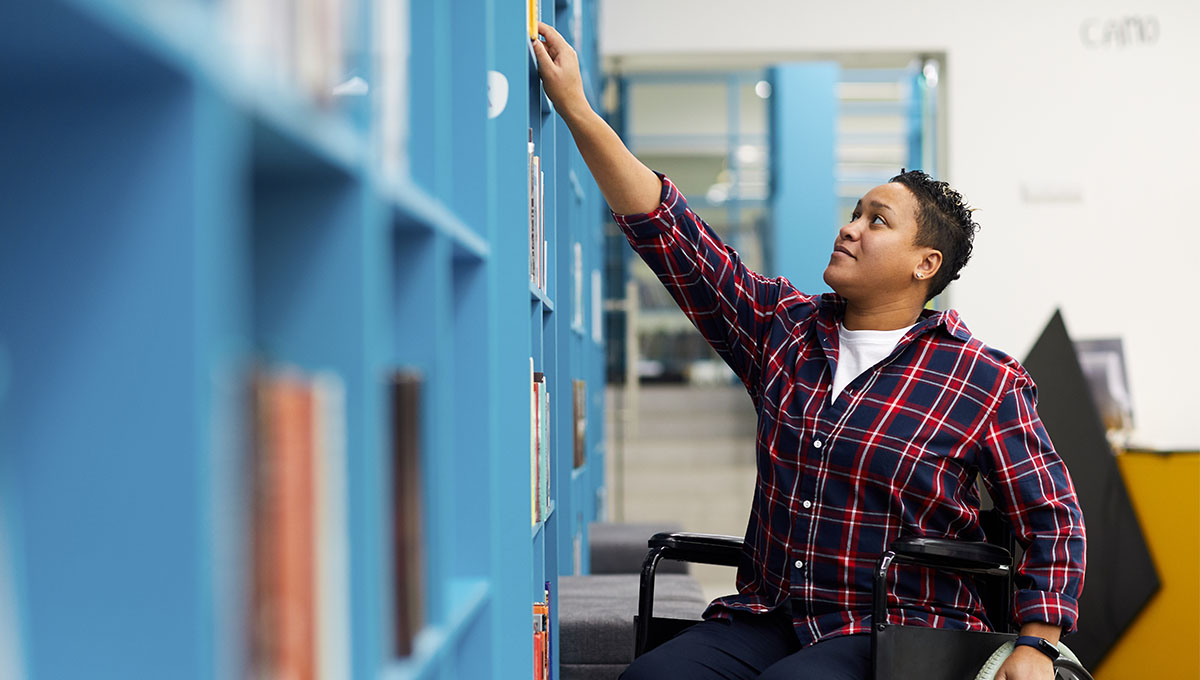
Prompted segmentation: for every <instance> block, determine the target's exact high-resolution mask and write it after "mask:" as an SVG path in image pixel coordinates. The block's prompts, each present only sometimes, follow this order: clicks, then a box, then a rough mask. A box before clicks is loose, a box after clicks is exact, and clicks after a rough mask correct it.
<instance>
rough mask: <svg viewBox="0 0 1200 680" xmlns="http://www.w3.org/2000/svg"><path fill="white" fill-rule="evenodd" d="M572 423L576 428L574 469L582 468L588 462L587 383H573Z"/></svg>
mask: <svg viewBox="0 0 1200 680" xmlns="http://www.w3.org/2000/svg"><path fill="white" fill-rule="evenodd" d="M571 388H572V389H571V393H572V399H571V402H572V415H573V418H572V421H573V423H574V427H572V431H573V432H574V456H573V463H574V467H580V466H582V465H583V464H584V463H585V462H587V382H586V381H583V380H578V379H576V380H572V381H571Z"/></svg>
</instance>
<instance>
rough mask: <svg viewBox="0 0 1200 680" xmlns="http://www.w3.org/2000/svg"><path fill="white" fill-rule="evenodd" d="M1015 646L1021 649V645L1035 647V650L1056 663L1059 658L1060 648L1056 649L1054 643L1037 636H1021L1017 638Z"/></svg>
mask: <svg viewBox="0 0 1200 680" xmlns="http://www.w3.org/2000/svg"><path fill="white" fill-rule="evenodd" d="M1013 645H1014V648H1015V647H1019V646H1021V645H1025V646H1028V647H1033V648H1034V649H1036V650H1038V651H1039V652H1041V653H1042V654H1045V655H1046V656H1048V657H1050V660H1051V661H1056V660H1057V659H1058V656H1059V651H1058V647H1056V646H1055V645H1054V644H1053V643H1051V642H1050V641H1049V640H1047V639H1046V638H1040V637H1037V636H1035V635H1021V636H1019V637H1017V639H1016V642H1014V643H1013Z"/></svg>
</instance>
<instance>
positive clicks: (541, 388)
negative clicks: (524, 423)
mask: <svg viewBox="0 0 1200 680" xmlns="http://www.w3.org/2000/svg"><path fill="white" fill-rule="evenodd" d="M533 390H534V404H533V410H534V414H535V416H534V428H535V429H534V432H533V439H534V460H533V465H534V467H535V469H536V471H537V472H536V475H535V477H536V479H535V486H534V497H535V499H536V501H535V504H536V509H535V511H534V518H535V519H534V521H535V523H536V522H544V521H545V520H546V516H547V515H548V514H549V513H550V479H551V477H550V475H551V470H550V458H551V456H550V388H549V386H548V385H547V382H546V376H545V374H543V373H542V372H540V371H537V372H535V373H534V374H533Z"/></svg>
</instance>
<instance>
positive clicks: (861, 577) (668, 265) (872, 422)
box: [612, 173, 1085, 644]
mask: <svg viewBox="0 0 1200 680" xmlns="http://www.w3.org/2000/svg"><path fill="white" fill-rule="evenodd" d="M655 174H658V176H659V177H660V178H661V179H662V184H663V189H662V198H661V204H660V205H659V206H658V207H657V208H655V209H654V210H652V211H651V212H649V213H643V214H638V215H618V214H616V213H612V214H613V218H614V219H615V220H616V222H617V224H618V225H620V227H621V228H622V230H623V231H624V232H625V235H626V237H627V238H628V240H629V242H630V244H631V245H632V246H633V248H634V250H636V251H637V253H638V254H639V255H640V256H641V257H642V259H643V260H645V261H646V263H647V264H649V265H650V268H651V269H652V270H653V271H654V272H655V273H656V274H657V275H658V278H659V280H660V281H662V283H663V285H665V286H666V288H667V290H668V291H669V292H670V293H671V295H672V297H673V298H674V299H675V301H676V302H677V303H678V304H679V306H680V308H681V309H682V310H683V311H684V313H685V314H687V316H688V317H689V318H690V319H691V320H692V322H693V323H694V324H695V325H696V327H697V328H698V329H699V330H700V332H701V333H702V334H703V335H704V337H705V339H707V340H708V342H709V343H710V344H711V345H712V346H713V348H714V349H716V351H717V353H718V354H720V356H721V357H722V358H723V359H724V360H725V361H726V362H727V363H728V364H729V365H730V366H731V367H732V368H733V370H734V371H735V372H736V373H737V375H738V377H739V378H741V380H742V382H743V383H745V386H746V389H747V391H749V393H750V397H751V398H752V399H753V401H754V407H755V409H756V410H757V412H758V434H757V452H756V455H757V464H758V482H757V485H756V488H755V492H754V499H753V505H752V507H751V512H750V520H749V525H748V526H747V528H746V552H745V554H744V555H743V556H742V560H741V564H740V565H739V567H738V576H737V589H738V594H737V595H732V596H729V597H724V598H720V599H718V600H716V601H715V602H713V603H712V604H711V605H710V606H709V608H708V610H707V611H706V612H705V617H706V618H724V617H728V615H729V610H731V609H741V610H750V611H756V612H762V611H767V610H771V609H774V608H775V607H777V606H780V605H781V604H783V603H784V602H785V601H786V600H787V598H789V597H792V598H795V600H796V602H797V605H796V606H795V608H794V617H795V625H796V631H797V634H798V635H799V636H800V638H801V641H802V642H804V643H806V644H807V643H811V642H816V641H818V640H822V639H825V638H828V637H832V636H836V635H847V634H853V633H865V632H869V631H870V628H871V574H872V570H873V567H874V565H875V562H876V560H877V559H878V558H879V555H880V554H881V553H882V552H883V551H884V550H886V548H887V546H888V545H889V544H890V543H891V542H892V540H894V539H895V538H897V537H900V536H931V537H942V538H955V539H962V540H969V541H982V540H985V537H984V533H983V530H982V528H981V527H980V524H979V511H980V498H979V492H978V489H977V487H976V484H975V480H976V478H977V473H978V476H979V477H980V478H982V479H983V482H984V484H985V485H986V486H987V489H988V493H989V495H990V496H991V497H992V498H993V499H994V500H995V503H996V505H997V507H999V508H1000V509H1001V510H1002V511H1003V513H1004V514H1005V516H1007V518H1008V519H1009V521H1010V522H1011V524H1012V527H1013V529H1014V532H1015V534H1016V536H1017V540H1018V541H1019V543H1020V544H1021V545H1022V546H1025V552H1024V555H1023V557H1022V558H1021V560H1020V561H1019V563H1018V564H1017V566H1016V574H1015V577H1016V583H1017V592H1016V596H1015V602H1014V613H1015V619H1016V622H1017V623H1018V624H1024V623H1026V622H1030V621H1041V622H1045V623H1050V624H1054V625H1059V626H1062V627H1063V629H1064V634H1065V633H1071V632H1074V631H1075V629H1076V626H1075V622H1076V617H1077V615H1078V612H1077V600H1078V598H1079V595H1080V593H1081V591H1082V589H1083V580H1084V565H1085V534H1084V525H1083V514H1082V512H1081V511H1080V509H1079V503H1078V500H1077V498H1076V496H1075V489H1074V486H1073V484H1072V482H1071V477H1070V475H1069V474H1068V472H1067V469H1066V467H1065V466H1064V465H1063V462H1062V459H1061V458H1060V457H1059V456H1058V454H1056V453H1055V451H1054V448H1053V445H1052V444H1051V442H1050V439H1049V437H1048V436H1047V435H1046V431H1045V429H1044V428H1043V427H1042V424H1041V421H1040V419H1039V418H1038V415H1037V410H1036V403H1037V388H1036V387H1035V386H1034V384H1033V381H1032V380H1031V379H1030V377H1029V375H1028V373H1026V371H1025V369H1024V368H1022V366H1021V365H1020V364H1019V363H1018V362H1017V361H1016V360H1014V359H1013V358H1011V357H1009V356H1007V355H1005V354H1004V353H1002V352H999V351H997V350H994V349H991V348H989V347H987V346H986V345H984V344H983V343H981V342H979V341H978V340H976V339H975V338H974V337H972V335H971V333H970V332H969V331H968V330H967V328H966V326H965V325H963V323H962V321H961V320H960V319H959V317H958V314H957V313H956V312H954V311H952V310H951V311H945V312H935V311H933V310H925V311H923V312H922V313H921V318H920V320H919V321H918V323H917V324H916V326H914V327H913V328H912V329H911V330H909V332H908V333H906V334H905V335H904V337H903V338H902V339H901V340H900V342H899V343H898V345H897V346H896V348H895V350H894V351H893V352H892V353H891V355H889V356H888V357H887V358H886V359H884V360H883V361H881V362H880V363H879V364H877V365H875V366H874V367H873V368H871V369H869V370H867V371H866V372H865V373H863V374H862V375H860V376H858V377H857V378H855V379H854V380H853V381H852V382H851V383H850V384H849V385H848V386H847V387H846V389H845V390H844V391H843V392H842V393H841V394H840V395H839V396H838V398H837V400H835V401H834V402H833V403H830V401H829V394H830V389H831V384H832V376H833V371H834V368H835V366H836V365H837V361H838V332H837V329H838V322H839V320H840V319H841V317H842V314H843V311H844V309H845V300H844V299H843V298H841V297H839V296H837V295H836V294H833V293H827V294H825V295H820V296H813V295H805V294H803V293H801V292H799V291H797V290H796V289H795V288H794V287H793V286H792V285H791V283H789V282H788V281H787V279H785V278H782V277H780V278H773V279H769V278H765V277H763V276H761V275H760V274H757V273H755V272H753V271H751V270H750V269H748V268H747V267H746V266H745V265H744V264H743V263H742V262H741V259H740V258H739V256H738V254H737V253H736V252H735V251H734V250H733V249H732V248H729V247H728V246H726V245H725V244H724V243H722V241H721V239H720V238H719V237H718V236H717V235H716V234H715V233H714V232H713V231H712V229H711V228H710V227H709V226H708V224H706V223H705V222H704V221H703V220H701V219H700V218H699V217H698V216H697V215H696V214H695V213H694V212H692V211H691V209H690V208H688V205H687V202H686V200H685V199H684V197H683V196H682V195H681V194H680V193H679V191H678V190H677V189H676V187H675V186H674V184H673V183H672V182H671V181H670V180H669V179H667V178H666V177H665V176H664V175H662V174H661V173H655ZM832 242H833V235H832V234H831V236H830V244H831V246H832ZM888 603H889V612H888V622H889V623H892V624H903V625H915V626H930V627H938V628H957V629H966V630H990V629H994V628H995V626H992V625H991V623H990V622H988V621H987V619H986V616H985V614H984V611H983V607H982V604H981V602H980V599H979V596H978V593H977V591H976V589H975V585H974V583H973V582H972V580H971V579H970V577H967V576H959V575H955V574H950V573H946V572H936V571H933V570H929V569H924V568H921V567H915V566H912V565H898V566H894V567H893V577H892V580H891V582H890V588H889V592H888Z"/></svg>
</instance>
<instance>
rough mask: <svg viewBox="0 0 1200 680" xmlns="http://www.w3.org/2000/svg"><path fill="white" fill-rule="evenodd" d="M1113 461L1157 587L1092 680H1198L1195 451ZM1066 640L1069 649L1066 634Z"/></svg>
mask: <svg viewBox="0 0 1200 680" xmlns="http://www.w3.org/2000/svg"><path fill="white" fill-rule="evenodd" d="M1117 462H1118V465H1119V466H1120V468H1121V474H1122V475H1123V476H1124V477H1125V485H1126V487H1128V489H1129V496H1130V499H1131V500H1132V502H1133V508H1134V510H1135V511H1136V512H1137V515H1138V520H1139V522H1140V523H1141V526H1142V532H1143V533H1144V534H1145V536H1146V541H1147V542H1148V543H1149V544H1150V554H1151V556H1153V558H1154V564H1155V566H1156V567H1157V568H1158V573H1159V579H1160V580H1161V581H1162V588H1161V589H1160V590H1159V591H1158V593H1157V594H1155V596H1154V597H1153V598H1152V599H1151V600H1150V603H1149V604H1148V605H1147V606H1146V608H1145V609H1144V610H1142V613H1141V614H1140V615H1139V616H1138V618H1137V619H1136V620H1135V621H1134V622H1133V625H1132V626H1130V627H1129V630H1127V631H1126V632H1125V635H1123V636H1122V637H1121V639H1120V640H1118V641H1117V644H1116V646H1115V647H1113V649H1112V651H1110V652H1109V654H1108V656H1107V657H1106V658H1105V660H1104V662H1103V663H1102V664H1101V665H1100V667H1099V668H1096V669H1094V672H1093V675H1094V676H1095V678H1096V680H1143V679H1144V678H1148V677H1155V678H1180V679H1183V678H1193V679H1198V678H1200V453H1172V454H1165V455H1164V454H1159V453H1133V452H1131V453H1123V454H1121V455H1119V456H1117ZM1102 530H1103V527H1092V526H1089V527H1088V531H1089V532H1096V531H1102ZM1083 587H1084V589H1085V590H1086V589H1087V581H1086V579H1085V581H1084V585H1083ZM1065 642H1066V643H1067V645H1068V646H1069V645H1070V644H1071V640H1070V638H1067V639H1066V640H1065Z"/></svg>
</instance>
